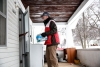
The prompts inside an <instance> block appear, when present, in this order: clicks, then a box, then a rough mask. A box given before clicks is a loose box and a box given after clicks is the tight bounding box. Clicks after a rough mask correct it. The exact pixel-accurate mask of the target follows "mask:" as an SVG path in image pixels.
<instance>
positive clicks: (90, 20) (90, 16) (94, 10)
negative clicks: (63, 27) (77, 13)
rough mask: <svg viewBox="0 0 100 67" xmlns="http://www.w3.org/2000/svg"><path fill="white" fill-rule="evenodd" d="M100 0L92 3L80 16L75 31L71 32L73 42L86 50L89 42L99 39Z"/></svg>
mask: <svg viewBox="0 0 100 67" xmlns="http://www.w3.org/2000/svg"><path fill="white" fill-rule="evenodd" d="M99 4H100V0H95V1H94V3H93V4H92V5H91V6H90V7H89V8H88V9H87V10H86V11H84V13H83V14H82V15H81V18H80V19H79V21H78V24H77V27H76V29H75V30H74V31H73V35H74V42H75V43H79V44H80V45H82V47H83V48H86V44H87V43H88V42H89V41H90V40H96V39H97V38H98V37H100V5H99Z"/></svg>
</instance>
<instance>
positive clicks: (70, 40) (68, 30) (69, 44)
mask: <svg viewBox="0 0 100 67" xmlns="http://www.w3.org/2000/svg"><path fill="white" fill-rule="evenodd" d="M65 47H66V48H72V47H74V42H73V36H72V29H71V28H70V27H69V26H67V28H66V46H65Z"/></svg>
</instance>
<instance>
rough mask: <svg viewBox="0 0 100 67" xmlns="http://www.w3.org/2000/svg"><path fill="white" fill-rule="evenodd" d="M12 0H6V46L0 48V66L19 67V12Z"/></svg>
mask: <svg viewBox="0 0 100 67" xmlns="http://www.w3.org/2000/svg"><path fill="white" fill-rule="evenodd" d="M14 1H15V0H7V47H5V48H0V67H19V22H18V13H19V12H18V9H16V8H15V3H14ZM16 1H17V0H16ZM13 9H14V10H15V12H16V14H14V13H13Z"/></svg>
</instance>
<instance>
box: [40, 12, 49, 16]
mask: <svg viewBox="0 0 100 67" xmlns="http://www.w3.org/2000/svg"><path fill="white" fill-rule="evenodd" d="M43 16H48V17H49V16H50V15H49V13H48V12H44V13H43V14H42V15H41V17H43Z"/></svg>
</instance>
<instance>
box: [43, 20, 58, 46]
mask: <svg viewBox="0 0 100 67" xmlns="http://www.w3.org/2000/svg"><path fill="white" fill-rule="evenodd" d="M56 28H57V26H56V24H55V21H54V20H49V21H48V23H47V24H46V25H45V33H46V34H47V37H48V39H47V40H46V41H45V43H44V44H45V45H48V46H49V45H58V44H59V43H60V40H59V35H58V32H57V30H56Z"/></svg>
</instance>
